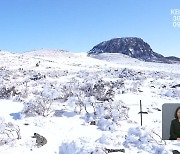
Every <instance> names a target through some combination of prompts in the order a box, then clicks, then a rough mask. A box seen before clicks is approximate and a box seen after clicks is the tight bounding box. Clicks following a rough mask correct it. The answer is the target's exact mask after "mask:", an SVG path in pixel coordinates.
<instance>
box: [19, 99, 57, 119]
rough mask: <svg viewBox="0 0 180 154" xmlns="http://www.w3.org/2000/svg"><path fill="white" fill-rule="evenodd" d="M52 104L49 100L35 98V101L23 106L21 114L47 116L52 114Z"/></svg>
mask: <svg viewBox="0 0 180 154" xmlns="http://www.w3.org/2000/svg"><path fill="white" fill-rule="evenodd" d="M52 103H53V101H52V100H51V99H47V98H45V97H41V96H38V97H35V99H32V100H30V101H29V102H27V103H25V104H24V109H23V111H22V114H25V116H37V115H38V116H44V117H46V116H49V115H50V114H51V113H53V112H54V110H53V109H52Z"/></svg>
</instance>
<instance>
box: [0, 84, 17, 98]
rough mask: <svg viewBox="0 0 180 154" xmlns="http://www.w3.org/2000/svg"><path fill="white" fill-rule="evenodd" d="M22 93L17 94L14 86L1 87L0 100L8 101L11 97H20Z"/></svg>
mask: <svg viewBox="0 0 180 154" xmlns="http://www.w3.org/2000/svg"><path fill="white" fill-rule="evenodd" d="M19 94H20V92H17V90H16V89H15V87H14V86H9V87H6V86H3V85H2V86H1V87H0V99H8V98H10V97H11V96H15V95H19Z"/></svg>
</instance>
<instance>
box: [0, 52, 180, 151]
mask: <svg viewBox="0 0 180 154" xmlns="http://www.w3.org/2000/svg"><path fill="white" fill-rule="evenodd" d="M179 83H180V65H178V64H160V63H150V62H148V63H147V62H143V61H139V60H137V59H133V58H129V57H128V56H124V55H121V54H102V55H99V56H96V57H94V58H93V57H87V56H86V54H85V53H71V52H67V51H61V50H39V51H32V52H27V53H23V54H13V53H10V52H6V51H0V154H16V153H17V154H29V153H31V154H40V153H43V154H88V153H89V154H107V153H108V150H107V149H124V152H125V153H127V154H131V153H132V154H136V153H142V154H146V153H152V154H166V153H167V154H168V153H172V152H171V151H172V149H176V150H179V151H180V147H179V145H180V142H178V141H169V140H161V134H162V105H163V104H164V103H180V89H178V88H172V86H174V85H177V84H179ZM140 100H141V101H142V105H143V106H142V107H143V111H146V112H148V114H144V115H143V119H148V120H144V121H143V126H141V125H140V115H139V114H138V112H139V102H140ZM157 109H159V110H157ZM34 133H39V134H40V135H42V136H44V137H45V138H46V139H47V144H45V145H43V146H41V147H37V146H36V140H35V138H32V136H33V134H34ZM109 153H110V151H109ZM112 153H117V154H118V153H123V152H112Z"/></svg>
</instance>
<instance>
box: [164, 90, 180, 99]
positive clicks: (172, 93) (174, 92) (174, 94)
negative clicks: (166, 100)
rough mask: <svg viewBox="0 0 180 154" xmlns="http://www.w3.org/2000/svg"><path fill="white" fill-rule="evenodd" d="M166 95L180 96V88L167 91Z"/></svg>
mask: <svg viewBox="0 0 180 154" xmlns="http://www.w3.org/2000/svg"><path fill="white" fill-rule="evenodd" d="M165 96H167V97H177V98H180V90H178V89H170V90H168V91H167V92H166V93H165Z"/></svg>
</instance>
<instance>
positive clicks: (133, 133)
mask: <svg viewBox="0 0 180 154" xmlns="http://www.w3.org/2000/svg"><path fill="white" fill-rule="evenodd" d="M123 145H124V147H126V148H132V147H134V148H138V149H139V150H140V151H146V152H149V153H157V154H166V153H167V151H166V150H165V147H164V146H163V145H159V144H157V143H156V142H155V141H154V140H153V138H152V137H151V132H149V131H147V130H145V129H142V128H139V127H135V128H129V130H128V134H127V136H126V140H125V141H124V143H123Z"/></svg>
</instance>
